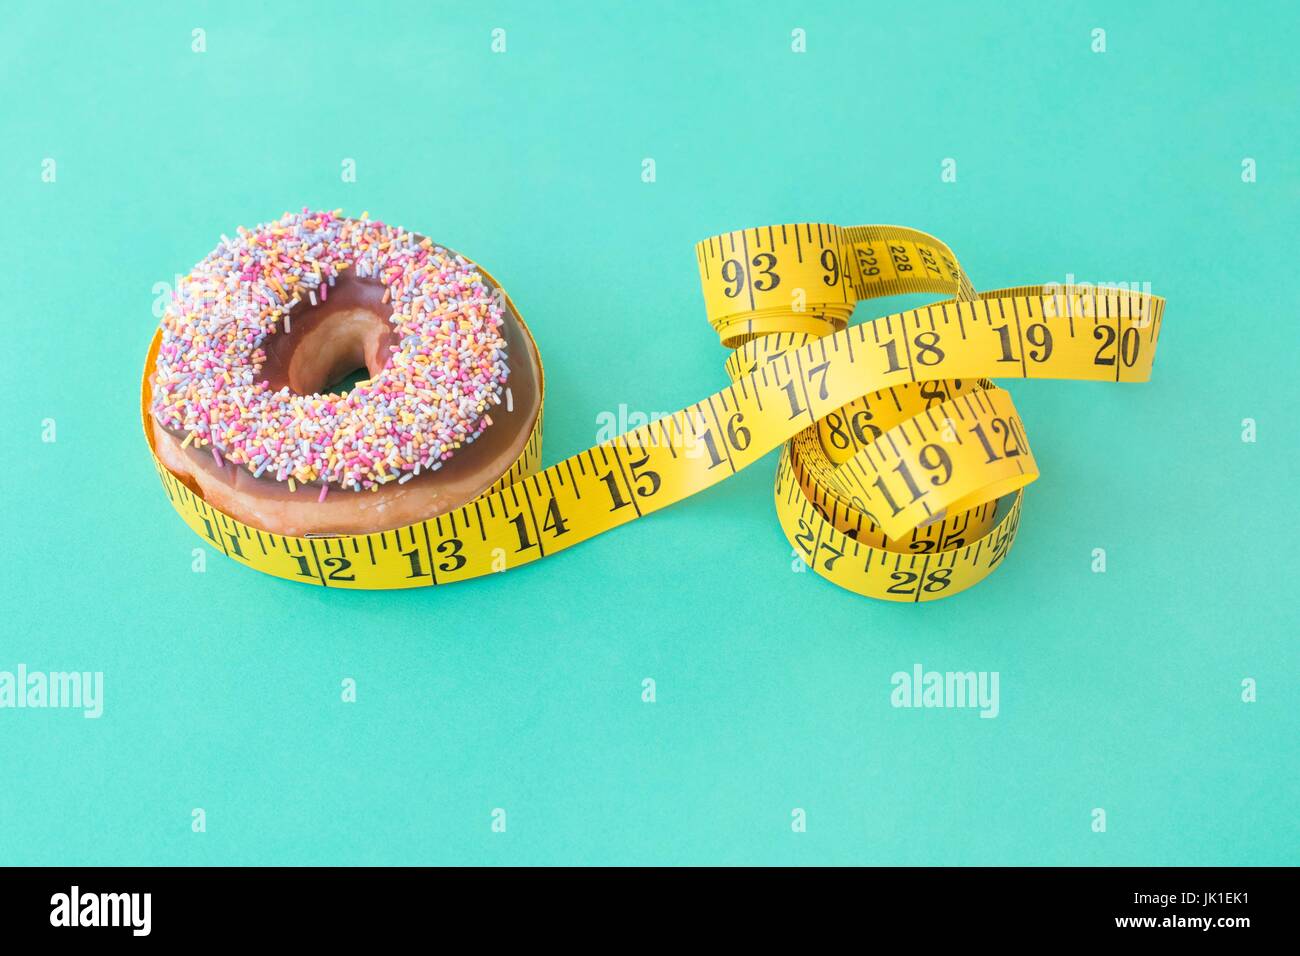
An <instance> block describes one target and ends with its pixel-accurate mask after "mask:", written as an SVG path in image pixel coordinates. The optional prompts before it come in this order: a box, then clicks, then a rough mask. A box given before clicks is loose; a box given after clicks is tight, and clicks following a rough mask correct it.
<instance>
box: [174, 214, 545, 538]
mask: <svg viewBox="0 0 1300 956" xmlns="http://www.w3.org/2000/svg"><path fill="white" fill-rule="evenodd" d="M304 215H305V214H304ZM326 215H328V214H326ZM287 218H289V217H286V219H287ZM283 222H285V220H281V223H283ZM344 222H350V221H344ZM414 238H415V239H416V240H418V241H420V242H423V243H426V244H427V245H429V246H431V245H432V244H429V243H428V241H427V240H424V239H423V237H414ZM434 248H438V249H439V251H440V252H442V251H444V250H442V249H441V247H434ZM446 252H447V255H448V256H452V257H454V256H456V254H455V253H452V252H450V251H446ZM462 261H463V260H462ZM344 265H346V264H344ZM467 267H468V268H475V269H476V267H473V266H472V265H470V264H467ZM476 278H481V281H482V283H483V285H484V286H485V287H487V288H488V289H490V290H491V291H492V293H493V296H494V298H495V301H496V302H498V303H500V313H499V317H498V318H499V325H498V326H497V329H496V331H497V334H499V336H500V338H501V339H503V340H504V346H505V347H504V353H505V359H504V363H505V367H506V369H507V370H508V371H507V373H506V375H505V379H504V388H503V389H502V390H501V394H500V396H499V397H498V401H499V404H494V405H492V406H491V408H490V409H489V410H488V411H487V412H485V413H484V415H483V418H484V423H481V424H480V427H481V431H479V432H478V433H477V434H476V435H471V436H470V437H469V438H468V439H467V440H466V441H465V442H464V443H462V444H460V445H459V446H458V447H455V448H454V449H453V450H451V451H450V452H449V453H448V454H449V457H447V454H444V455H443V456H442V460H440V461H437V462H436V463H435V464H434V465H433V466H432V468H425V469H420V468H419V467H416V468H415V469H414V473H412V471H411V470H410V469H409V465H408V470H407V471H406V472H405V473H404V474H403V475H402V478H403V480H401V481H398V480H385V481H382V483H378V484H376V485H374V486H372V487H370V488H368V489H365V490H352V489H350V488H347V487H343V486H341V485H340V483H338V482H330V481H328V476H323V477H322V478H321V479H320V480H318V481H316V482H313V483H299V482H294V481H293V480H292V479H291V478H290V479H289V480H287V481H286V480H277V476H276V475H274V474H271V473H270V472H269V471H265V472H264V473H263V474H262V475H261V476H260V477H257V476H255V471H256V470H255V469H254V468H253V467H252V463H251V462H242V463H241V462H238V461H235V460H231V456H230V454H228V455H227V456H226V457H222V456H221V455H220V454H219V453H216V452H215V450H214V449H212V448H209V447H207V446H206V445H205V446H204V447H199V442H197V441H189V442H187V441H186V437H187V434H188V433H187V431H186V429H185V428H184V427H183V426H182V427H180V428H177V427H174V425H175V419H173V421H172V424H173V427H166V425H164V420H160V419H162V416H160V415H159V414H158V412H157V409H158V408H159V407H160V405H162V404H163V402H164V401H165V399H166V398H168V397H169V396H167V395H164V394H161V393H162V392H163V391H165V389H164V388H163V387H162V386H160V384H158V382H157V381H156V382H155V384H154V387H153V394H154V406H153V407H154V408H155V414H154V415H153V418H152V422H151V425H152V432H153V438H154V446H155V450H156V451H157V454H158V457H159V459H160V460H161V461H162V462H163V464H164V465H166V467H167V468H168V469H169V470H170V471H172V472H173V473H174V474H176V475H177V476H178V477H180V478H182V480H184V481H185V482H186V484H189V485H190V486H191V488H192V490H194V491H196V492H197V493H199V494H200V495H202V497H203V498H204V499H205V500H206V501H207V502H208V503H209V504H210V505H212V506H213V507H215V508H217V509H219V510H221V511H224V512H226V513H227V514H229V515H231V516H232V517H235V518H237V519H239V520H240V521H243V522H245V523H247V524H249V525H252V526H254V527H257V528H261V529H262V530H265V531H269V532H274V533H277V534H283V535H292V536H300V535H308V534H337V533H351V534H364V533H370V532H376V531H386V530H390V529H393V528H398V527H401V526H403V525H406V524H411V523H413V522H416V521H420V520H422V519H424V518H429V517H434V516H436V515H440V514H443V513H444V512H447V511H450V510H452V509H454V508H457V507H460V506H461V505H463V504H466V503H467V502H469V501H471V500H473V499H474V498H477V497H478V496H480V495H482V494H483V493H484V492H486V491H487V490H488V489H489V488H490V487H491V486H492V485H493V484H494V483H495V482H496V481H497V480H498V479H499V478H500V477H501V476H502V475H503V474H505V472H506V471H507V470H508V469H509V468H510V466H511V465H512V464H513V463H514V462H515V461H516V460H517V459H518V458H519V456H520V455H521V454H522V453H523V451H524V448H525V446H526V445H527V443H528V441H529V439H530V437H531V435H532V432H533V429H534V426H535V425H536V424H537V420H538V416H539V415H540V412H541V402H542V387H541V386H542V371H541V364H540V361H539V359H538V352H537V346H536V344H535V343H534V342H533V339H532V336H531V334H530V333H529V331H528V329H527V327H526V326H525V325H524V324H523V321H522V320H521V319H520V317H519V315H518V314H517V313H516V312H515V310H514V307H513V305H512V304H511V303H510V301H509V299H508V297H506V296H505V295H504V294H503V293H501V292H498V290H499V288H500V287H499V286H498V285H497V283H496V282H495V280H493V279H492V278H491V277H490V276H488V275H487V274H486V273H483V272H482V270H477V269H476ZM316 288H317V289H318V290H319V291H321V292H322V293H323V295H322V296H321V297H319V298H317V297H316V296H315V295H314V294H312V295H311V296H310V298H312V299H316V301H315V304H313V303H312V302H311V301H309V299H308V298H302V299H300V301H298V302H297V304H292V305H289V307H288V308H287V310H286V311H285V313H284V314H285V315H287V319H288V321H287V322H285V323H283V325H284V327H287V329H288V331H279V329H280V325H279V324H277V325H276V326H275V328H276V330H275V331H273V332H272V333H271V334H268V335H266V336H265V337H264V338H263V339H262V340H261V342H260V345H261V349H262V351H263V352H264V358H263V360H262V361H261V362H260V363H256V364H255V365H254V367H253V369H252V372H253V378H254V379H255V380H256V381H257V382H264V383H265V388H264V391H265V392H269V393H277V392H281V390H282V389H287V390H288V392H289V393H291V394H292V395H301V396H312V395H315V394H323V396H324V397H326V398H333V399H338V398H340V397H344V396H345V395H346V393H323V390H324V389H326V388H328V387H329V386H330V385H331V384H332V383H334V382H337V381H339V380H340V379H341V378H342V377H343V376H345V375H346V374H347V373H349V372H351V371H353V370H355V369H358V368H362V367H364V368H365V369H366V370H367V372H368V374H369V376H370V378H371V379H372V380H373V379H375V378H377V377H378V376H380V374H381V373H383V372H384V371H385V369H386V368H388V367H389V366H390V365H391V364H392V362H393V361H394V355H395V354H397V352H398V350H399V349H400V347H401V346H400V342H401V339H402V334H401V332H400V331H399V329H398V328H397V327H396V325H395V323H394V321H393V320H394V309H393V306H392V305H391V304H389V302H388V300H389V292H390V290H389V288H388V286H387V285H386V284H385V282H383V281H381V280H380V278H378V277H376V276H373V275H368V276H363V275H360V274H358V272H357V271H351V270H350V271H346V272H340V273H339V274H338V275H337V278H335V279H334V281H333V283H332V284H329V285H326V283H324V282H322V283H321V284H320V285H319V286H317V287H316ZM162 364H163V363H162V361H161V359H160V362H159V368H160V370H161V368H162ZM161 378H162V376H161V375H160V376H158V379H159V380H161ZM358 384H365V383H358ZM173 391H175V389H173ZM362 400H363V401H364V399H362ZM213 434H214V435H215V434H216V429H214V430H213ZM190 437H191V438H192V437H193V436H192V435H190ZM299 474H301V472H300V473H299ZM326 485H329V487H328V488H326V487H325V486H326ZM353 487H355V483H354V485H353Z"/></svg>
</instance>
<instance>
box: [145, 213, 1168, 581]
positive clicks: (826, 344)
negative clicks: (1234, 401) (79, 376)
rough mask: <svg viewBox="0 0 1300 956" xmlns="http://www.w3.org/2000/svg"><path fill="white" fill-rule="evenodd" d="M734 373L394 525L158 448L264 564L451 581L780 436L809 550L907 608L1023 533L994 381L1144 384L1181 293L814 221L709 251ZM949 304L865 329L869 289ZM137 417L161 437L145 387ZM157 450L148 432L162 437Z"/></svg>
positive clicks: (982, 571) (1022, 479)
mask: <svg viewBox="0 0 1300 956" xmlns="http://www.w3.org/2000/svg"><path fill="white" fill-rule="evenodd" d="M696 256H697V258H698V260H699V268H700V279H701V281H702V283H703V286H704V302H705V310H706V313H707V315H708V318H709V321H710V323H711V324H712V325H713V327H714V329H715V330H717V332H718V335H719V336H720V337H721V339H722V343H723V345H725V346H727V347H728V348H731V349H733V351H732V353H731V355H730V357H729V358H728V359H727V362H726V369H727V373H728V375H729V376H730V377H731V384H730V385H729V386H727V387H726V388H724V389H722V390H721V391H719V392H715V393H714V394H712V395H710V396H708V397H707V398H705V399H703V400H702V401H699V402H696V403H695V404H694V405H691V406H690V407H688V408H684V409H682V410H681V411H679V412H677V413H675V414H673V415H670V416H667V417H665V418H661V419H658V420H656V421H653V422H651V423H650V424H648V425H644V426H642V427H640V428H637V429H634V430H632V431H629V432H627V433H625V434H623V435H620V436H618V437H617V438H614V439H612V440H611V441H607V442H604V443H602V444H599V445H597V446H595V447H594V448H590V449H588V450H586V451H583V452H580V453H578V454H576V455H573V456H571V457H569V458H566V459H565V460H563V461H561V462H560V463H558V464H556V465H552V466H551V467H550V468H546V469H542V470H540V471H539V470H538V469H539V466H540V460H541V439H542V435H541V416H540V415H539V416H538V423H537V425H536V426H535V428H534V431H533V434H532V436H531V439H530V440H529V442H528V444H527V447H526V448H525V450H524V452H523V454H522V455H521V456H520V458H519V459H518V460H517V461H516V462H515V463H514V464H513V465H512V466H511V468H510V469H509V470H508V471H507V472H506V473H505V474H503V475H502V476H501V478H500V479H499V480H498V481H497V482H496V484H494V485H493V486H492V488H491V489H490V490H489V491H488V492H487V493H486V494H484V495H483V496H482V497H480V498H478V499H476V500H474V501H472V502H470V503H469V504H467V505H465V506H464V507H462V508H459V509H456V510H454V511H451V512H448V513H446V514H443V515H440V516H439V517H436V518H430V519H428V520H426V521H421V522H419V523H417V524H412V525H407V526H406V527H402V528H398V529H397V530H395V531H385V532H382V533H379V532H377V533H374V534H365V535H347V534H340V535H320V536H306V537H284V536H282V535H277V534H270V533H268V532H265V531H261V530H258V529H257V528H253V527H250V526H248V525H246V524H243V523H241V522H239V521H236V520H235V519H234V518H231V517H230V516H229V515H226V514H224V513H222V512H220V511H218V510H216V509H214V508H212V507H211V506H210V505H209V504H207V502H205V501H204V500H203V499H202V498H201V497H200V496H198V495H197V494H196V493H195V492H194V491H193V490H192V489H191V488H190V487H188V486H187V485H186V484H185V483H184V482H182V481H181V480H180V479H179V478H177V477H176V476H175V475H174V474H172V473H171V472H170V471H168V469H167V468H166V467H165V466H164V465H163V464H162V463H161V462H160V461H159V460H158V458H157V455H156V454H155V455H154V464H155V466H156V467H157V469H158V473H159V475H160V477H161V478H162V483H163V487H164V489H165V490H166V492H167V496H168V498H170V500H171V503H172V505H173V506H174V507H175V508H176V510H177V512H179V513H180V515H181V517H182V518H184V519H185V521H186V523H188V524H189V526H190V527H191V528H193V529H194V530H195V531H196V532H197V533H198V534H199V535H200V536H202V537H203V538H205V539H206V540H208V541H209V542H211V543H212V544H214V545H215V546H217V547H220V548H221V550H222V551H223V552H224V553H225V554H227V555H228V556H230V557H232V558H234V559H235V560H237V561H241V562H243V563H244V564H247V565H248V566H249V567H252V568H256V569H257V570H259V571H263V572H265V573H267V574H273V575H277V576H279V577H282V578H289V579H291V580H295V581H304V582H308V583H312V584H318V585H323V586H326V587H343V588H366V589H374V588H408V587H422V586H425V585H431V584H448V583H451V582H453V581H460V580H464V579H466V578H473V577H478V576H480V575H484V574H490V573H492V572H494V571H499V570H504V569H506V568H511V567H516V566H518V565H521V564H524V563H527V562H530V561H535V560H537V559H539V558H544V557H547V556H548V555H552V554H555V553H556V552H558V551H562V550H564V549H565V548H568V547H571V546H572V545H575V544H577V543H578V542H580V541H585V540H587V539H588V538H591V537H593V536H595V535H597V534H600V533H601V532H603V531H608V530H609V529H610V528H614V527H617V526H618V525H621V524H625V523H627V522H629V521H633V520H635V519H636V518H639V517H642V516H643V515H648V514H650V513H651V512H654V511H658V510H659V509H660V508H663V507H666V506H667V505H670V504H672V503H673V502H676V501H680V500H682V499H683V498H686V497H688V496H690V495H693V494H695V493H696V492H699V491H702V490H704V489H705V488H708V487H709V486H711V485H714V484H717V483H718V482H719V481H722V480H724V479H726V478H728V477H730V476H731V475H733V474H735V473H736V472H737V471H739V470H740V469H742V468H744V467H745V466H746V465H749V464H751V463H752V462H754V461H755V460H757V459H758V458H760V457H762V456H763V455H765V454H766V453H767V452H769V451H771V450H772V449H774V448H776V447H777V446H779V445H782V444H784V449H783V450H782V453H781V458H780V462H779V464H778V465H777V474H776V511H777V517H778V519H779V521H780V523H781V527H782V528H783V529H784V530H785V534H786V536H787V537H788V538H789V539H790V542H791V544H792V546H793V547H794V548H795V550H796V553H797V554H798V555H799V556H800V557H802V558H803V560H804V561H805V562H807V563H808V565H810V566H811V567H812V568H813V570H815V571H816V572H817V573H818V574H820V575H822V576H823V577H826V578H828V579H830V580H831V581H834V582H835V583H836V584H838V585H840V586H841V587H844V588H848V589H849V590H851V591H856V592H858V593H859V594H865V595H868V596H870V597H875V598H883V599H885V600H892V601H930V600H935V599H937V598H942V597H947V596H948V595H951V594H956V593H957V592H959V591H963V590H965V589H966V588H968V587H970V586H971V585H973V584H975V583H976V582H978V581H980V580H981V579H982V578H984V577H985V576H986V575H988V574H989V573H990V572H991V571H992V570H993V569H994V568H996V567H997V566H998V564H1000V563H1001V561H1002V559H1003V558H1004V557H1005V556H1006V554H1007V552H1008V550H1009V549H1010V547H1011V544H1012V542H1013V540H1014V539H1015V535H1016V529H1017V527H1018V526H1019V522H1020V511H1021V503H1022V497H1023V489H1024V486H1025V485H1027V484H1029V482H1031V481H1033V480H1034V479H1035V478H1036V477H1037V476H1038V466H1037V464H1036V463H1035V461H1034V457H1033V453H1032V452H1031V451H1030V447H1029V439H1028V436H1027V435H1026V434H1025V430H1024V428H1023V427H1022V426H1021V423H1020V419H1019V416H1018V415H1017V414H1016V409H1015V406H1014V405H1013V404H1012V401H1011V397H1010V395H1009V394H1008V393H1007V392H1005V391H1003V390H1002V389H1000V388H997V387H996V386H994V385H993V384H992V382H990V381H989V379H991V378H1064V379H1088V380H1097V381H1108V382H1140V381H1145V380H1146V379H1147V378H1149V376H1150V373H1151V363H1152V359H1153V358H1154V356H1155V350H1156V343H1157V341H1158V339H1159V335H1160V320H1161V314H1162V312H1163V309H1164V300H1163V299H1162V298H1160V297H1158V296H1152V295H1149V294H1145V293H1139V292H1134V291H1128V290H1122V289H1108V288H1091V287H1071V286H1062V287H1056V286H1050V287H1043V286H1021V287H1017V288H1010V289H999V290H996V291H992V292H979V293H977V292H975V290H974V289H973V288H972V286H971V284H970V282H969V280H968V279H967V278H966V275H965V273H963V272H962V269H961V267H960V265H958V262H957V257H956V256H955V255H953V253H952V251H951V250H950V249H949V248H948V247H947V246H946V245H945V244H944V243H942V242H940V241H939V240H938V239H935V238H934V237H932V236H928V235H926V234H925V233H922V232H917V231H915V230H912V229H907V228H903V227H898V226H858V227H854V228H841V227H839V226H832V225H827V224H824V223H798V224H787V225H781V226H767V227H763V228H758V229H745V230H738V231H735V232H729V233H726V234H724V235H721V236H714V237H713V238H711V239H707V240H705V241H704V242H701V243H699V244H698V245H697V246H696ZM913 292H928V293H939V294H946V295H949V296H951V297H952V298H950V299H948V300H947V301H943V302H939V303H936V304H934V305H929V306H925V307H922V308H919V309H913V310H910V311H907V312H901V313H898V314H895V315H889V316H885V317H883V318H879V319H876V320H874V321H871V322H866V323H862V324H859V325H856V326H849V324H848V322H849V317H850V315H851V314H852V312H853V309H854V306H856V305H857V303H858V302H861V301H864V300H867V299H874V298H879V297H881V296H887V295H895V294H899V293H913ZM160 339H161V334H160V333H158V334H155V336H154V340H153V345H152V347H151V348H150V350H149V355H148V358H147V359H146V362H145V371H144V382H143V388H142V409H143V414H144V420H145V426H146V427H145V435H146V439H148V438H149V428H148V416H149V398H150V386H149V378H150V375H151V374H152V371H153V367H154V360H155V358H156V356H157V350H158V345H159V342H160ZM150 447H151V450H152V442H151V445H150Z"/></svg>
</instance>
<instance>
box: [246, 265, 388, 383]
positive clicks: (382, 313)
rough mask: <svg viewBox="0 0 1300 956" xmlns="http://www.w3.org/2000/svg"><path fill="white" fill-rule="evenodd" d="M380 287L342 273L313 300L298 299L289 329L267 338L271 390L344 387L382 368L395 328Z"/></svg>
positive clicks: (266, 374)
mask: <svg viewBox="0 0 1300 956" xmlns="http://www.w3.org/2000/svg"><path fill="white" fill-rule="evenodd" d="M383 295H384V287H383V286H382V285H381V284H380V283H379V282H378V281H377V280H374V279H358V278H357V277H355V276H353V275H350V274H344V275H343V276H340V277H339V279H338V280H337V282H336V283H335V285H334V287H333V288H331V289H330V291H329V298H328V299H326V300H325V301H323V302H318V303H317V304H316V305H314V306H312V305H305V304H304V305H299V306H298V307H297V308H295V309H294V310H293V312H292V313H291V314H290V316H289V327H290V331H289V332H287V333H286V332H283V331H281V332H278V333H276V334H275V335H272V336H270V337H268V338H267V340H266V346H265V347H266V352H267V359H266V362H265V363H264V364H263V366H262V374H263V376H264V377H265V378H266V380H267V383H268V384H269V385H270V387H271V389H272V390H278V389H280V388H282V387H285V386H287V387H288V389H289V391H291V392H294V393H296V394H298V395H315V394H318V393H324V392H342V391H346V390H348V389H350V388H352V386H353V385H355V384H356V382H357V381H359V380H362V379H370V378H373V377H374V376H376V375H378V374H379V373H380V372H381V371H383V369H384V366H385V364H387V362H388V357H389V356H390V355H391V354H392V346H393V345H395V344H396V342H397V334H396V332H395V331H394V329H393V326H392V325H391V324H390V322H389V316H390V315H391V308H390V307H389V306H388V305H387V304H386V303H384V301H383Z"/></svg>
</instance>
